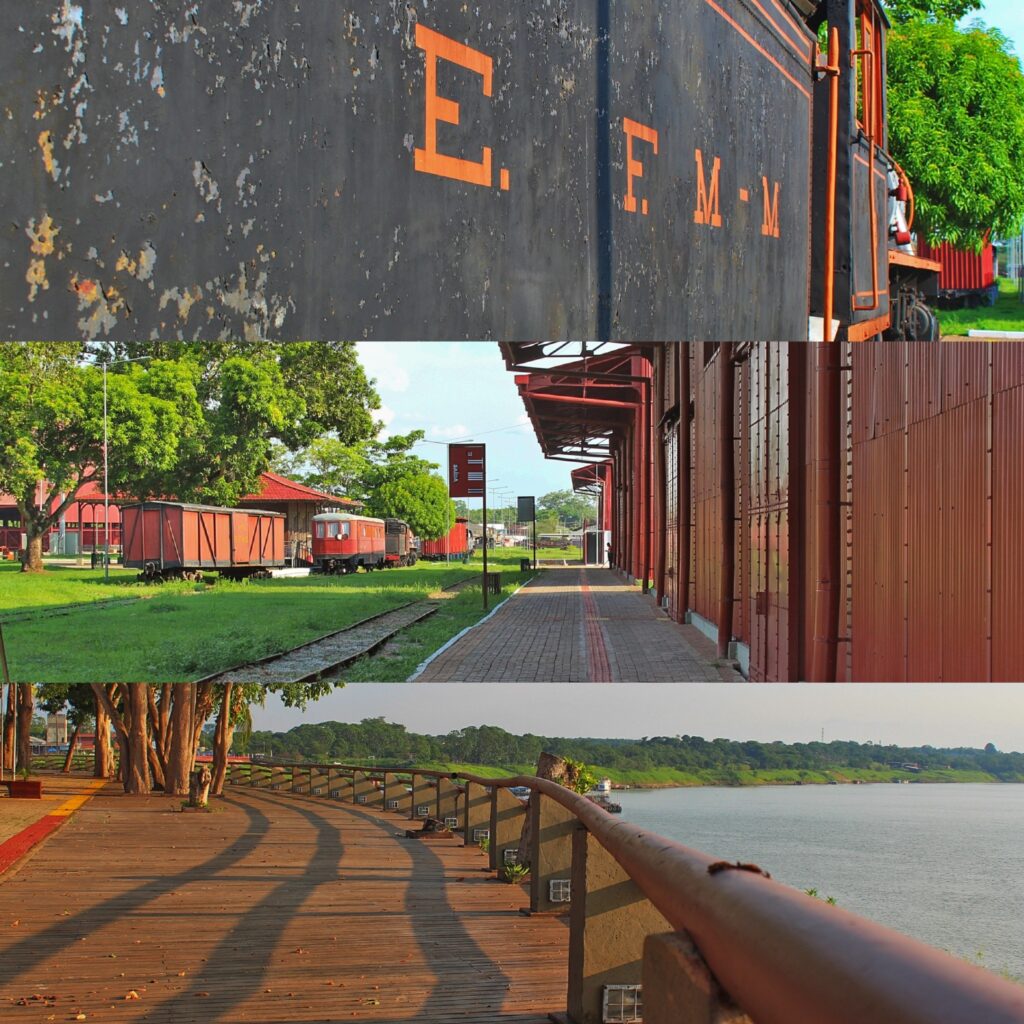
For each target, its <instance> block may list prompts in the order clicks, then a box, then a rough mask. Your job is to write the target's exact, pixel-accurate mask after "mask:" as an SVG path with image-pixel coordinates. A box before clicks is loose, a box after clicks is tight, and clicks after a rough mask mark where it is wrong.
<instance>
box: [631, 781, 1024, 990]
mask: <svg viewBox="0 0 1024 1024" xmlns="http://www.w3.org/2000/svg"><path fill="white" fill-rule="evenodd" d="M614 799H615V800H616V801H618V802H619V803H621V804H622V812H623V817H624V818H625V819H627V820H629V821H632V822H635V823H636V824H637V825H640V826H641V827H643V828H648V829H651V830H652V831H654V832H658V833H660V834H661V835H664V836H667V837H669V838H671V839H676V840H678V841H679V842H681V843H684V844H685V845H687V846H690V847H693V848H694V849H698V850H702V851H703V852H705V853H708V854H711V855H713V856H715V857H720V858H721V859H723V860H730V861H734V860H741V861H743V862H745V863H746V862H751V861H752V862H754V863H755V864H758V865H760V866H761V867H762V868H764V870H766V871H769V872H771V874H772V877H773V878H774V879H776V880H777V881H779V882H783V883H784V884H786V885H792V886H795V887H797V888H799V889H811V888H814V889H817V890H818V893H819V894H820V895H821V896H822V897H826V896H834V897H835V898H836V900H837V901H838V903H839V905H840V906H841V907H843V908H845V909H846V910H850V911H853V912H854V913H856V914H861V915H863V916H864V917H869V918H871V919H872V920H875V921H878V922H879V923H881V924H884V925H887V926H888V927H890V928H894V929H895V930H896V931H899V932H903V933H904V934H906V935H912V936H914V937H915V938H917V939H920V940H922V941H923V942H927V943H929V944H930V945H932V946H937V947H939V948H940V949H945V950H948V951H949V952H951V953H954V954H956V955H957V956H961V957H964V958H966V959H969V960H972V961H973V962H976V963H980V964H982V965H983V966H984V967H987V968H989V969H990V970H995V971H1001V972H1005V973H1007V974H1009V975H1010V976H1012V977H1014V978H1017V979H1018V980H1024V785H987V786H986V785H960V784H956V785H908V786H902V785H892V784H880V785H864V786H850V785H843V786H765V787H759V788H745V789H719V788H710V787H709V788H693V789H663V790H647V791H644V790H631V791H628V792H623V793H616V794H615V796H614Z"/></svg>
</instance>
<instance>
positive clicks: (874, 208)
mask: <svg viewBox="0 0 1024 1024" xmlns="http://www.w3.org/2000/svg"><path fill="white" fill-rule="evenodd" d="M858 57H863V58H864V59H865V60H866V61H869V69H868V74H867V75H865V78H864V81H865V89H864V122H865V124H864V127H865V134H866V135H867V139H868V210H869V214H868V215H869V217H870V218H871V289H872V300H871V305H870V306H861V305H858V304H857V296H856V295H854V297H853V307H852V308H853V311H854V312H855V313H867V312H869V311H871V310H874V309H878V299H879V296H880V294H881V292H880V290H879V287H878V217H877V213H878V204H877V202H876V200H875V112H874V96H875V92H874V90H875V52H874V50H869V49H861V50H851V51H850V66H851V67H854V66H855V65H856V62H857V58H858Z"/></svg>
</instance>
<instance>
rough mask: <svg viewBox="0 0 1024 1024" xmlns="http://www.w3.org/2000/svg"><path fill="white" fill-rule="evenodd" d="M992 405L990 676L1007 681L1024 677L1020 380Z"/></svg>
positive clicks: (1023, 396) (1023, 409)
mask: <svg viewBox="0 0 1024 1024" xmlns="http://www.w3.org/2000/svg"><path fill="white" fill-rule="evenodd" d="M1006 347H1007V348H1010V347H1013V348H1018V349H1021V350H1022V351H1024V345H1019V346H1006ZM992 405H993V416H992V419H993V422H992V456H993V457H992V477H993V486H992V679H993V681H995V682H1007V683H1009V682H1021V681H1022V680H1024V526H1022V516H1024V384H1021V385H1019V386H1018V387H1015V388H1010V389H1007V390H1004V391H1000V392H998V393H997V394H996V395H995V396H994V398H993V400H992Z"/></svg>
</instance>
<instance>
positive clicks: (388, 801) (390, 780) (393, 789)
mask: <svg viewBox="0 0 1024 1024" xmlns="http://www.w3.org/2000/svg"><path fill="white" fill-rule="evenodd" d="M404 792H405V786H403V785H402V783H401V782H399V781H398V776H397V775H395V773H394V772H385V773H384V810H385V811H393V812H397V811H398V809H399V808H400V807H401V805H402V794H403V793H404Z"/></svg>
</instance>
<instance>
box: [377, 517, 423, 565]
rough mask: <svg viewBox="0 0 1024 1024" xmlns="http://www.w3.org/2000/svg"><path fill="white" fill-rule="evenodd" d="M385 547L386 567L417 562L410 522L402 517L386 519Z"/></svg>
mask: <svg viewBox="0 0 1024 1024" xmlns="http://www.w3.org/2000/svg"><path fill="white" fill-rule="evenodd" d="M384 548H385V555H384V566H385V568H388V569H393V568H395V567H396V566H405V565H415V564H416V551H415V549H414V548H413V536H412V530H410V529H409V524H408V523H406V522H403V521H402V520H401V519H385V520H384Z"/></svg>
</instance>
